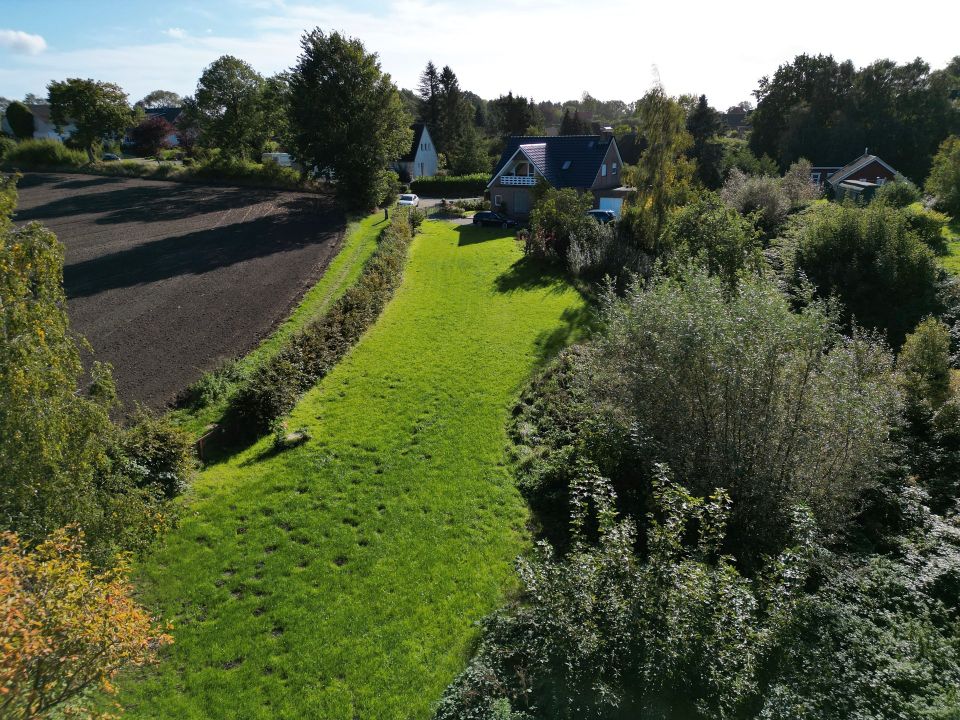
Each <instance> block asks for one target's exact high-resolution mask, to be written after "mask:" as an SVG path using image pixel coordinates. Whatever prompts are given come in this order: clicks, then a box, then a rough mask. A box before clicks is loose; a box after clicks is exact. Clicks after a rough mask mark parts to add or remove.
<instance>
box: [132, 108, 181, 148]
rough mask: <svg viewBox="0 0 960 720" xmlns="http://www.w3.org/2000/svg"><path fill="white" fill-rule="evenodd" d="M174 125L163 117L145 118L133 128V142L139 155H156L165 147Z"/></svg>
mask: <svg viewBox="0 0 960 720" xmlns="http://www.w3.org/2000/svg"><path fill="white" fill-rule="evenodd" d="M173 133H174V127H173V125H171V124H170V123H168V122H167V121H166V120H165V119H164V118H162V117H159V116H155V117H151V118H147V119H146V120H144V121H143V122H141V123H140V124H139V125H137V126H136V127H135V128H134V129H133V133H132V135H133V142H134V145H135V146H136V148H137V152H139V153H140V154H141V155H156V154H157V153H158V152H159V151H160V150H161V149H162V148H165V147H167V145H168V140H167V139H168V138H169V137H170V136H171V135H173Z"/></svg>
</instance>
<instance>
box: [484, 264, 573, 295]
mask: <svg viewBox="0 0 960 720" xmlns="http://www.w3.org/2000/svg"><path fill="white" fill-rule="evenodd" d="M493 283H494V286H495V287H496V289H497V292H501V293H512V292H517V291H518V290H519V291H524V290H537V289H543V288H552V291H553V292H558V293H560V292H564V291H566V290H567V288H568V287H569V276H568V274H567V269H566V268H565V267H564V266H563V264H561V263H560V262H558V261H549V260H544V259H543V258H534V257H530V256H529V255H527V256H524V257H522V258H520V259H519V260H517V261H516V262H515V263H514V264H513V265H511V266H510V268H509V269H508V270H506V271H505V272H503V273H500V275H498V276H497V277H496V279H494V281H493Z"/></svg>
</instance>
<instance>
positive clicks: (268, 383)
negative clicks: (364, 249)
mask: <svg viewBox="0 0 960 720" xmlns="http://www.w3.org/2000/svg"><path fill="white" fill-rule="evenodd" d="M412 240H413V229H412V225H411V222H410V217H409V215H408V214H407V213H406V212H404V211H402V210H399V211H397V212H396V214H395V215H394V219H393V221H392V222H391V223H390V224H389V225H388V226H387V227H386V228H385V229H384V230H383V232H381V234H380V238H379V240H378V247H377V250H376V252H375V253H374V254H373V256H372V257H371V258H370V260H368V261H367V264H366V265H365V266H364V269H363V273H362V274H361V275H360V279H359V280H357V282H356V283H355V284H354V285H353V286H352V287H351V288H350V289H349V290H347V292H346V293H345V294H344V295H343V297H341V298H340V299H339V300H338V301H337V302H336V303H334V305H333V306H332V307H331V308H330V310H328V311H327V313H326V314H325V315H324V316H323V317H322V318H319V319H318V320H316V321H314V322H313V323H311V324H310V325H308V326H307V327H306V328H304V329H303V330H302V331H300V332H299V333H297V334H296V335H293V336H292V337H291V338H290V340H289V341H288V342H287V344H286V345H285V346H284V347H283V349H281V350H280V352H278V353H277V354H276V355H275V356H274V357H273V358H272V359H271V360H270V361H269V362H267V363H266V364H265V365H263V366H261V367H260V368H258V369H257V370H256V371H255V372H254V374H253V375H252V376H251V377H250V378H249V380H247V381H246V383H245V384H244V385H243V386H241V387H240V389H239V390H237V392H236V393H234V394H233V395H232V396H231V398H230V402H229V404H228V407H227V412H226V414H225V417H224V422H225V426H226V429H227V431H228V432H229V433H230V434H231V435H232V436H234V437H237V438H250V437H257V436H259V435H263V434H265V433H267V432H268V431H269V430H270V429H271V426H272V424H273V422H274V421H275V420H277V419H279V418H281V417H283V416H284V415H286V414H287V413H289V412H290V411H291V410H292V409H293V406H294V405H295V404H296V402H297V400H298V399H299V398H300V396H301V395H302V394H303V393H305V392H306V391H307V390H308V389H310V388H311V387H312V386H313V385H314V384H315V383H316V382H317V381H318V380H320V379H321V378H323V377H324V376H325V375H326V374H327V373H328V372H330V370H331V369H332V368H333V367H334V366H335V365H336V364H337V362H339V361H340V359H341V358H342V357H343V356H344V355H346V353H347V351H348V350H350V348H351V347H353V345H354V344H355V343H356V342H357V341H358V340H359V339H360V336H361V335H363V333H364V332H365V331H366V330H367V328H369V327H370V326H371V325H372V324H373V323H374V322H375V321H376V319H377V318H378V317H379V316H380V313H381V312H382V311H383V308H384V307H385V306H386V304H387V302H388V301H389V300H390V298H391V297H392V296H393V292H394V290H395V289H396V288H397V286H398V285H399V284H400V280H401V279H402V277H403V269H404V266H405V265H406V260H407V249H408V248H409V246H410V242H411V241H412Z"/></svg>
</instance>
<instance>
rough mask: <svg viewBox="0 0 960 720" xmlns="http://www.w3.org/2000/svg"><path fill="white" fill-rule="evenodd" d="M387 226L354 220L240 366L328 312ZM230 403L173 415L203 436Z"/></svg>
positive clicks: (249, 366)
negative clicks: (313, 280) (316, 276)
mask: <svg viewBox="0 0 960 720" xmlns="http://www.w3.org/2000/svg"><path fill="white" fill-rule="evenodd" d="M384 226H385V224H384V220H383V215H382V214H381V213H379V212H378V213H374V214H372V215H368V216H366V217H364V218H362V219H359V220H353V221H351V222H350V224H349V225H348V226H347V230H346V232H345V234H344V240H343V245H342V246H341V248H340V250H339V251H338V252H337V256H336V257H335V258H334V259H333V260H332V261H331V262H330V265H329V266H328V267H327V269H326V271H324V273H323V277H321V278H320V280H319V282H317V284H316V285H314V286H313V287H312V288H310V289H309V290H308V291H307V292H306V294H305V295H304V296H303V299H302V300H301V301H300V303H299V304H298V305H297V307H296V308H295V309H294V311H293V312H292V313H291V314H290V317H288V318H287V319H286V320H285V321H284V322H283V323H282V324H281V325H280V326H279V327H277V329H276V330H274V332H273V333H271V335H270V336H269V337H267V338H266V339H265V340H264V341H263V342H261V343H260V344H259V345H258V346H257V347H256V348H255V349H254V350H252V351H251V352H250V353H248V354H247V355H246V356H244V357H243V358H241V359H240V360H239V361H238V363H237V366H238V369H239V370H242V371H243V372H245V373H252V372H253V371H254V370H255V369H256V368H257V367H259V366H260V365H262V364H263V363H265V362H267V361H268V360H270V358H272V357H273V356H274V355H276V354H277V352H279V351H280V349H281V348H282V347H283V345H284V343H285V342H286V341H287V340H288V339H289V338H290V336H291V335H293V334H294V333H296V332H298V331H299V330H302V329H303V328H305V327H306V326H307V325H308V324H309V323H311V322H312V321H314V320H316V319H317V318H319V317H321V316H322V315H323V314H324V313H325V312H327V310H329V309H330V306H331V305H332V304H333V303H334V302H336V301H337V300H338V299H339V298H340V296H341V295H343V294H344V293H345V292H346V291H347V289H348V288H349V287H350V286H351V285H353V283H355V282H356V281H357V278H359V277H360V273H361V272H363V266H364V265H365V264H366V262H367V260H369V259H370V258H371V256H372V255H373V253H374V252H375V251H376V249H377V238H378V237H379V236H380V231H381V230H382V229H383V228H384ZM226 403H227V400H226V398H223V399H222V400H221V401H219V402H216V403H213V404H212V405H210V406H207V407H201V408H197V409H194V408H183V409H179V410H174V411H173V413H172V414H173V417H174V419H175V421H176V422H177V423H178V424H179V425H181V426H182V427H184V428H185V429H186V430H188V431H189V432H190V433H191V434H193V435H195V436H197V437H199V436H200V435H202V434H203V431H204V428H206V427H207V426H208V425H210V423H214V422H217V421H218V420H219V419H220V418H221V417H222V416H223V412H224V410H225V409H226Z"/></svg>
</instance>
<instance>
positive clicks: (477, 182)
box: [410, 173, 490, 198]
mask: <svg viewBox="0 0 960 720" xmlns="http://www.w3.org/2000/svg"><path fill="white" fill-rule="evenodd" d="M488 182H490V176H489V175H488V174H487V173H474V174H473V175H435V176H432V177H418V178H416V179H415V180H414V181H413V182H411V183H410V189H411V190H412V191H413V192H415V193H416V194H417V195H422V196H424V197H442V198H459V197H474V196H477V195H483V193H484V191H485V190H486V189H487V183H488Z"/></svg>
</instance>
